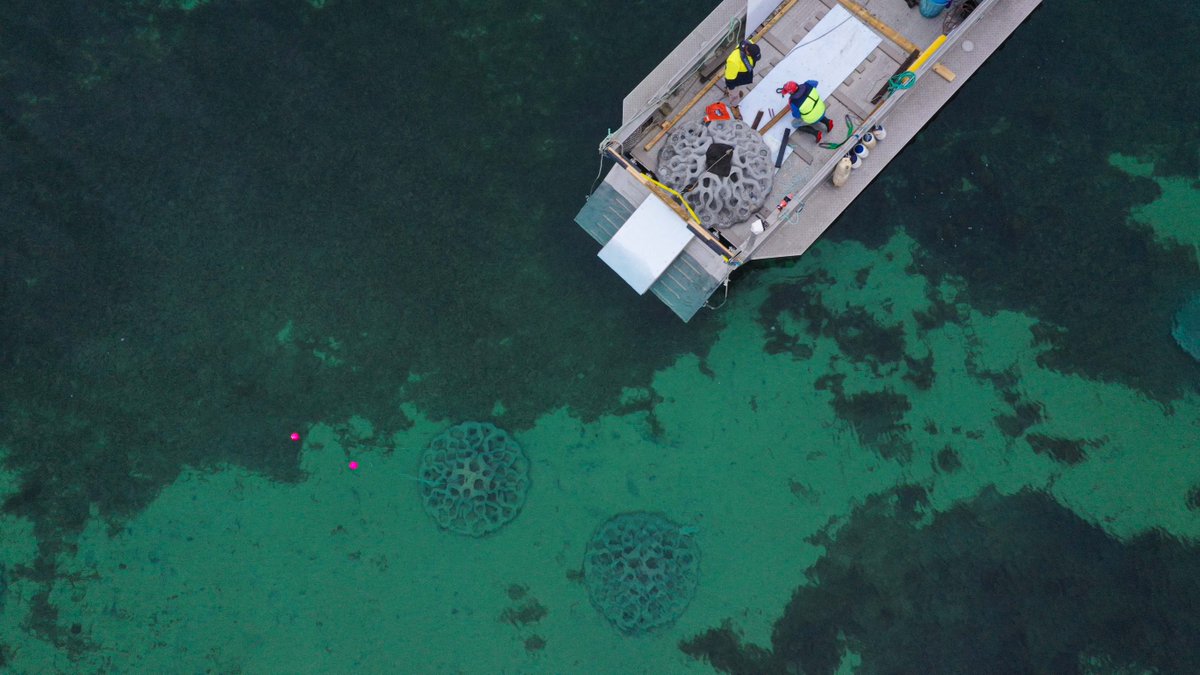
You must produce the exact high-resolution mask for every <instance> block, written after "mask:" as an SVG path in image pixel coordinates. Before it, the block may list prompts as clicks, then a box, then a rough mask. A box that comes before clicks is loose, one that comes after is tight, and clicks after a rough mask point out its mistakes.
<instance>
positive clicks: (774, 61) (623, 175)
mask: <svg viewBox="0 0 1200 675" xmlns="http://www.w3.org/2000/svg"><path fill="white" fill-rule="evenodd" d="M1040 2H1041V0H981V1H980V2H979V5H978V7H977V8H976V9H975V10H974V11H973V12H971V14H970V15H969V16H968V17H967V20H966V21H964V22H963V23H962V25H961V26H959V27H958V28H956V29H954V30H952V31H951V33H950V35H949V37H948V39H947V40H946V43H945V44H944V45H943V46H942V48H941V49H940V50H938V51H936V52H935V53H934V54H933V57H932V58H931V59H930V62H929V63H926V64H925V65H924V66H922V67H921V69H920V70H919V71H918V75H919V77H918V79H917V82H916V83H915V85H914V86H913V87H912V88H911V89H908V90H904V91H902V92H898V93H897V94H894V95H892V96H891V97H890V98H887V99H885V101H884V102H883V103H882V104H881V105H878V106H877V104H876V103H872V99H873V98H875V97H876V95H877V93H878V92H879V91H880V90H881V88H884V87H886V86H887V83H888V80H889V79H890V78H891V77H892V76H893V75H894V74H895V73H897V72H898V71H900V70H901V67H902V65H906V64H907V63H908V59H909V58H910V50H909V48H912V47H915V49H917V50H926V48H927V47H928V46H929V45H930V44H931V43H933V42H934V40H935V39H937V38H938V37H939V36H940V35H942V29H943V16H939V17H936V18H933V19H929V18H925V17H923V16H922V15H921V14H920V12H919V11H918V9H917V8H916V7H911V8H910V7H909V6H908V5H907V4H906V2H905V1H904V0H865V1H863V2H858V3H856V4H857V5H858V6H859V7H862V8H863V9H865V10H866V11H868V12H870V14H871V15H873V17H874V18H875V19H878V21H879V22H881V23H882V24H885V25H886V28H890V29H892V30H894V33H889V34H888V35H891V38H895V39H890V38H889V37H888V35H885V34H884V31H886V28H881V27H880V26H879V25H878V24H877V25H874V26H869V25H868V23H867V22H863V21H861V20H860V18H859V17H858V16H852V15H850V14H848V13H847V11H846V9H845V8H843V7H842V6H841V5H842V3H840V2H839V0H796V1H795V3H794V4H792V5H791V6H790V7H787V6H786V3H785V7H787V11H786V12H785V13H783V14H782V15H781V16H779V17H778V20H777V21H775V23H774V24H773V25H771V27H770V29H769V30H767V31H766V33H764V34H763V35H762V37H761V38H760V39H759V40H758V44H759V45H760V47H761V48H762V56H761V58H760V60H759V64H758V66H757V67H756V68H755V82H754V85H753V86H754V87H758V86H759V85H760V84H761V85H762V86H764V87H767V86H769V87H770V89H771V92H769V93H770V94H772V95H774V88H775V86H776V85H775V84H774V83H770V82H768V80H770V79H771V78H770V75H771V71H772V70H773V69H774V68H775V67H776V66H777V65H778V64H779V63H780V62H781V60H783V58H784V57H785V56H786V55H787V54H788V53H789V52H791V51H792V50H793V49H795V48H797V45H800V46H801V47H808V46H809V45H810V44H813V45H817V44H819V42H820V40H821V39H822V38H823V36H824V35H827V34H829V33H831V32H832V31H831V30H830V28H829V26H830V25H831V24H836V25H841V24H843V23H846V21H847V20H849V21H857V22H860V23H862V24H863V26H868V27H869V28H871V30H872V32H873V33H875V34H877V35H878V38H879V42H878V45H877V46H875V47H874V48H873V49H871V50H870V52H869V53H868V54H867V56H866V58H864V59H863V60H862V61H861V62H859V63H857V65H854V66H853V70H851V71H850V74H849V76H848V77H846V78H845V79H844V80H843V81H841V82H838V83H836V86H834V85H833V83H826V82H822V86H821V87H820V90H821V92H822V94H823V98H824V99H825V101H826V104H827V107H828V108H827V112H826V115H827V116H828V117H829V118H830V119H832V120H834V122H835V127H834V130H833V131H832V132H831V133H829V134H826V137H825V138H824V139H823V140H825V141H832V142H834V143H836V142H839V141H841V140H843V139H844V138H846V136H847V127H846V125H845V120H846V119H847V117H849V118H850V119H852V120H853V121H854V123H855V124H856V125H857V124H859V123H861V122H863V121H864V120H865V121H867V122H868V123H870V122H873V121H875V120H878V121H881V122H882V123H884V124H885V126H886V129H887V137H886V139H885V140H882V141H880V142H879V143H878V145H876V147H875V148H874V149H873V150H872V151H871V153H870V154H869V156H868V157H867V158H865V159H864V160H863V165H862V166H861V168H859V169H856V170H855V171H854V172H852V174H851V177H850V179H849V181H848V182H847V184H846V185H844V186H843V187H840V188H838V187H834V186H833V185H832V183H831V182H830V181H829V180H828V176H829V174H830V172H831V170H832V168H833V165H834V164H836V162H837V161H838V159H840V157H841V156H843V155H844V154H845V153H846V151H847V149H848V147H849V145H847V146H843V147H841V148H837V149H828V148H823V147H820V146H818V145H817V143H816V140H815V139H814V138H813V137H812V136H811V135H807V134H799V133H797V134H792V135H791V138H790V139H789V142H788V145H789V147H790V148H791V150H792V152H791V153H790V154H789V155H788V156H787V158H786V159H785V160H784V162H783V164H782V166H781V167H780V168H779V169H778V170H777V173H776V175H775V178H774V183H773V187H772V190H771V193H770V195H769V197H768V198H767V200H766V202H765V205H764V207H763V208H762V209H760V210H759V211H758V212H757V213H756V214H755V216H752V217H751V218H750V219H748V220H746V221H745V222H742V223H738V224H735V225H733V226H731V227H727V228H724V229H722V230H721V231H720V233H721V235H722V236H724V237H725V238H726V239H727V240H728V241H729V242H731V243H732V245H733V247H734V248H733V249H731V251H732V253H733V255H732V256H728V257H731V258H732V260H726V259H725V256H722V255H720V254H719V253H717V252H714V250H713V249H714V247H713V246H711V245H709V244H706V243H705V242H704V241H702V240H701V239H700V237H696V238H695V240H694V241H692V242H691V243H690V244H689V245H688V246H687V248H686V249H685V251H684V253H685V254H686V257H687V258H688V259H689V260H688V262H687V266H688V267H689V268H696V269H698V270H703V273H704V274H708V275H710V277H711V279H708V280H700V281H701V282H702V283H698V284H693V286H694V288H695V290H693V291H692V292H694V293H704V299H707V297H708V295H709V294H711V293H712V291H714V290H716V288H718V287H719V285H720V284H721V283H722V282H723V281H724V280H725V279H727V278H728V276H729V274H730V273H731V272H732V270H733V269H735V268H736V266H737V265H738V264H741V263H745V262H749V261H751V260H755V259H764V258H779V257H792V256H798V255H800V254H802V253H803V252H804V251H806V250H807V249H808V248H809V247H810V246H811V245H812V244H813V242H815V241H816V239H817V238H818V237H819V236H820V234H821V233H822V232H824V231H825V229H826V228H828V227H829V226H830V225H831V224H832V223H833V221H834V220H835V219H836V218H837V216H838V215H840V214H841V212H842V211H843V210H844V209H845V207H846V206H847V205H849V203H850V202H851V201H853V200H854V198H855V197H856V196H857V195H858V194H859V193H860V192H861V191H862V190H863V189H864V188H865V187H866V186H867V184H869V183H870V181H871V180H872V179H873V178H874V177H875V176H877V175H879V173H880V172H881V171H882V170H883V168H884V167H885V166H886V165H887V163H888V162H889V161H890V160H891V158H892V157H895V156H896V155H897V154H898V153H899V151H900V150H901V149H903V147H904V146H905V145H906V144H907V143H908V142H909V141H910V140H911V139H912V137H913V136H915V135H916V133H917V132H918V131H920V129H921V127H923V126H924V125H925V123H926V122H927V121H928V120H929V119H930V118H931V117H933V115H934V114H936V113H937V111H938V110H939V109H940V108H941V107H942V106H943V105H944V104H945V103H946V102H947V101H948V100H949V99H950V97H951V96H952V95H953V94H954V92H955V91H957V90H958V88H959V87H961V86H962V85H963V83H964V82H965V81H966V79H967V78H968V77H969V76H970V75H971V74H972V73H974V72H975V70H976V69H977V68H978V67H979V66H980V65H982V63H983V62H984V61H985V60H986V59H987V58H988V56H990V55H991V54H992V53H993V52H994V51H995V50H996V49H998V48H999V46H1000V45H1001V44H1002V43H1003V41H1004V40H1005V39H1006V38H1007V37H1008V36H1009V35H1010V34H1011V33H1012V32H1013V31H1014V30H1015V29H1016V28H1017V26H1019V25H1020V23H1021V22H1022V21H1023V20H1024V19H1025V18H1026V17H1027V16H1028V15H1029V14H1030V13H1032V11H1033V10H1034V9H1035V8H1036V7H1037V6H1038V5H1039V4H1040ZM845 4H847V5H849V4H851V3H845ZM831 12H835V14H834V16H833V17H832V19H831V21H826V22H825V23H824V24H821V25H822V29H821V31H814V28H815V27H817V26H818V24H819V23H820V22H821V21H822V19H824V18H826V16H827V15H829V14H830V13H831ZM843 15H845V16H847V17H849V18H848V19H846V18H842V17H843ZM738 16H741V17H742V18H743V19H744V17H745V3H744V2H738V1H737V0H726V1H725V2H722V3H721V4H720V5H719V6H718V7H717V8H716V9H715V10H714V11H713V13H712V14H711V15H710V16H709V17H708V18H707V19H706V20H705V22H704V23H702V24H701V25H700V26H699V27H698V28H697V29H696V31H694V32H693V34H692V35H691V36H689V37H688V38H687V39H685V41H684V43H683V44H681V45H680V46H679V47H678V48H677V49H676V50H675V51H674V52H672V54H671V55H670V56H668V58H667V59H666V60H664V62H663V64H662V65H660V66H659V68H657V69H656V70H655V71H654V72H653V73H651V75H650V76H648V77H647V78H646V80H645V81H644V82H643V83H642V84H641V85H639V87H638V88H637V89H635V90H634V91H633V92H632V93H631V94H630V96H629V97H627V98H626V101H625V105H624V111H625V119H624V120H623V121H624V123H625V126H623V127H622V130H621V131H618V136H617V137H616V138H615V139H614V140H615V141H616V142H618V143H619V144H620V147H621V149H622V150H623V151H624V153H625V156H626V157H628V158H629V159H630V160H632V161H633V162H635V163H636V164H640V165H641V166H642V167H644V168H645V169H647V170H649V171H651V172H653V171H655V170H656V167H657V166H658V155H659V150H660V149H661V147H662V143H661V142H658V143H652V141H653V139H654V138H655V137H656V136H659V134H660V131H661V129H662V127H663V123H664V122H667V121H669V120H671V119H673V118H675V116H676V114H677V113H678V111H679V110H682V109H683V108H684V107H685V106H686V105H687V103H688V102H690V101H692V100H693V99H695V98H696V96H697V95H698V94H700V92H701V91H702V90H703V89H704V88H705V86H706V85H707V84H708V83H709V82H710V81H711V80H712V79H714V78H716V79H717V80H718V84H717V85H716V86H712V87H711V88H710V89H708V91H707V92H706V93H704V95H703V96H701V97H700V98H699V100H698V101H697V102H696V103H695V104H694V105H693V106H692V107H691V108H690V109H689V110H688V111H687V112H686V114H684V115H683V117H682V118H680V119H679V120H678V121H677V122H676V123H675V125H674V126H679V125H682V124H684V123H686V122H688V121H691V120H697V119H701V118H703V116H704V109H705V107H706V106H708V105H709V104H711V103H715V102H717V101H721V100H726V99H725V97H726V94H725V92H724V91H723V86H722V83H720V82H719V80H720V78H722V77H723V66H724V56H725V55H727V54H728V52H729V49H730V48H728V47H726V45H725V44H720V45H719V46H717V47H716V48H715V49H714V50H713V51H712V53H711V54H709V55H708V58H707V60H705V61H702V62H701V63H699V66H698V67H696V68H694V70H693V73H692V74H691V75H690V76H687V77H684V78H683V79H682V80H680V79H678V78H676V79H675V81H674V82H672V78H673V77H675V76H676V74H677V73H678V72H679V71H680V70H681V66H680V64H681V63H682V62H684V61H686V60H687V59H688V58H689V57H690V58H691V59H692V62H693V63H694V62H695V61H696V58H697V57H696V55H697V54H703V49H704V47H705V45H706V44H708V45H711V44H714V43H716V42H717V41H718V40H719V38H720V36H721V34H722V33H724V32H726V31H727V30H728V26H729V21H730V19H731V18H733V17H738ZM835 27H836V26H835ZM757 28H758V27H750V29H749V30H748V31H746V32H747V33H753V32H755V30H756V29H757ZM897 34H898V35H897ZM898 43H900V44H898ZM905 43H906V44H905ZM934 64H940V67H939V70H944V69H948V72H950V73H951V74H950V76H949V77H950V78H952V79H947V77H944V76H939V74H935V72H934V71H933V70H931V68H932V66H933V65H934ZM789 72H790V71H789ZM944 72H946V71H944ZM782 76H783V75H782V72H781V74H780V76H779V77H782ZM779 77H777V78H775V79H779ZM788 79H800V80H802V79H803V78H802V77H800V78H798V77H795V76H790V77H789V78H788ZM668 84H673V85H674V86H670V87H668V86H667V85H668ZM831 89H832V91H831ZM656 91H657V92H665V94H664V93H658V94H657V95H656ZM830 91H831V93H830ZM754 96H756V97H757V100H759V101H763V100H770V99H768V98H765V97H764V96H763V93H762V92H756V93H755V94H754ZM774 98H776V99H777V100H778V105H777V106H775V108H773V109H771V110H769V111H768V112H778V111H779V110H780V109H782V108H783V107H784V106H785V104H786V102H785V100H784V99H783V98H782V97H781V96H778V95H774ZM749 100H750V97H749V96H748V97H747V99H746V101H747V102H748V101H749ZM745 105H746V103H743V106H745ZM768 105H769V104H768ZM743 113H744V114H745V111H743ZM639 115H640V117H639ZM768 119H769V118H768V116H767V115H764V117H763V119H762V120H761V123H760V124H759V127H758V128H759V129H760V131H761V130H762V129H763V128H764V127H766V126H767V122H768ZM744 121H745V122H746V123H747V124H750V123H751V122H752V119H751V118H749V117H748V116H747V117H746V118H744ZM789 121H790V115H784V116H783V118H782V120H781V121H779V123H778V124H777V125H775V126H774V127H772V128H771V129H770V130H768V131H767V132H766V134H765V135H764V139H768V146H771V142H770V139H772V138H774V139H775V140H774V143H775V145H774V146H772V149H774V148H775V147H778V143H779V140H781V138H780V137H781V136H782V133H783V132H782V130H783V129H784V128H785V127H787V126H788V124H789ZM856 131H857V130H856ZM772 135H774V136H772ZM648 145H649V148H648V149H647V146H648ZM606 182H607V183H609V184H610V186H611V187H613V188H614V189H615V190H616V191H617V192H618V193H620V194H621V195H622V196H623V198H624V199H625V200H626V201H627V202H628V203H629V204H630V205H632V207H636V206H637V205H638V204H640V203H641V202H642V201H643V200H644V199H645V197H646V196H647V195H649V194H651V191H650V189H649V188H648V187H647V186H646V185H645V184H644V183H643V182H641V181H639V180H638V179H637V178H635V177H634V176H633V175H632V174H631V173H630V172H629V171H627V170H626V169H625V168H624V167H622V166H620V165H617V166H614V167H613V169H612V171H610V173H609V174H608V176H607V177H606ZM787 195H794V197H793V201H792V203H791V204H790V205H789V207H788V208H785V209H783V211H782V213H775V211H776V205H777V204H779V203H780V201H781V200H782V199H783V198H784V197H785V196H787ZM587 210H588V209H587V207H585V209H584V211H581V213H580V216H579V217H578V218H577V220H578V221H579V222H580V224H581V225H584V227H585V229H589V227H588V226H587V225H586V224H585V222H584V220H586V218H585V214H586V212H587ZM756 217H762V218H763V220H764V221H765V222H766V224H767V230H766V232H765V233H763V234H759V235H757V236H756V235H754V234H752V233H751V231H750V223H751V222H753V221H754V220H755V219H756ZM589 231H591V229H589ZM592 234H593V236H594V237H596V239H597V241H599V242H600V243H601V244H604V243H606V238H605V237H604V236H602V235H599V234H598V233H597V232H592ZM608 236H609V237H611V235H608ZM681 257H683V256H681ZM697 273H698V272H697ZM651 290H653V291H655V292H656V294H658V295H659V297H660V298H662V297H663V294H662V293H659V292H658V291H659V289H656V288H653V287H652V288H651ZM663 299H664V301H666V302H667V304H668V305H671V306H672V309H674V310H675V311H676V313H677V314H679V315H680V316H681V317H682V318H684V320H687V319H688V318H690V316H691V314H688V313H686V311H680V310H681V307H682V308H683V309H684V310H687V311H691V312H693V313H694V311H695V309H698V308H699V307H700V306H701V305H702V304H703V301H702V300H701V301H700V302H699V303H697V302H696V300H695V299H694V298H691V299H689V300H688V301H685V302H682V303H680V306H676V305H675V304H673V303H672V302H671V301H669V300H668V299H667V298H663ZM692 307H694V309H693V308H692Z"/></svg>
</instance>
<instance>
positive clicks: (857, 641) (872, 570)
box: [681, 486, 1200, 675]
mask: <svg viewBox="0 0 1200 675" xmlns="http://www.w3.org/2000/svg"><path fill="white" fill-rule="evenodd" d="M812 543H814V544H817V545H820V546H823V547H825V549H826V553H825V554H824V555H823V556H822V557H821V559H820V560H818V561H817V563H816V564H815V565H814V566H813V567H812V568H811V569H809V570H808V572H807V577H808V583H807V584H806V585H804V586H801V587H800V588H798V589H796V592H795V594H794V595H793V596H792V598H791V601H790V602H789V603H788V605H787V609H786V610H785V612H784V615H783V617H782V618H781V619H780V620H779V621H778V622H777V623H776V624H775V629H774V632H773V633H772V637H771V645H770V648H764V647H760V646H757V645H753V644H743V643H742V641H741V639H740V637H739V635H738V632H737V629H736V626H735V624H734V623H733V621H729V622H726V624H725V625H723V626H721V627H715V628H713V629H711V630H709V631H706V632H704V633H702V634H700V635H697V636H695V637H693V638H691V639H689V640H686V641H684V642H683V643H682V645H681V648H682V649H683V651H684V652H685V653H688V654H691V655H692V656H695V657H697V658H702V659H706V660H708V661H709V662H710V663H711V664H712V665H713V666H715V667H716V668H717V669H718V670H721V671H722V672H727V673H740V674H746V675H749V674H755V673H763V674H767V673H771V674H774V673H779V674H784V673H795V672H803V673H806V674H807V675H825V674H829V673H834V672H836V671H837V669H838V666H839V664H840V663H841V662H842V660H843V658H844V657H846V656H847V654H849V653H853V654H855V655H857V656H858V657H859V658H861V666H860V667H859V669H858V672H864V673H982V672H987V673H997V674H1007V673H1013V674H1016V673H1031V672H1053V673H1080V674H1081V675H1082V674H1083V673H1090V672H1146V671H1152V672H1163V673H1194V672H1200V615H1198V614H1197V613H1196V612H1195V607H1197V606H1200V547H1197V546H1196V545H1195V544H1192V543H1184V542H1181V541H1179V540H1177V539H1174V538H1172V537H1170V536H1168V535H1166V534H1164V533H1163V532H1161V531H1151V532H1147V533H1144V534H1141V535H1139V536H1136V537H1134V538H1132V539H1130V540H1128V541H1120V540H1117V539H1115V538H1113V537H1111V536H1109V535H1108V534H1107V533H1105V532H1104V531H1103V530H1101V529H1100V528H1099V527H1097V526H1096V525H1094V524H1092V523H1089V522H1086V521H1084V520H1083V519H1081V518H1080V517H1079V516H1077V515H1075V514H1074V513H1072V512H1071V511H1069V510H1067V509H1066V508H1064V507H1062V506H1061V505H1059V504H1058V503H1057V502H1055V501H1054V500H1053V499H1051V498H1050V497H1048V496H1047V495H1045V494H1043V493H1040V492H1034V491H1028V490H1027V491H1023V492H1020V493H1017V494H1014V495H1008V496H1005V495H1001V494H999V493H997V492H995V491H994V490H992V489H990V488H989V489H988V490H986V491H984V492H982V493H981V494H979V495H978V496H976V497H975V498H973V499H971V500H969V501H966V502H963V503H960V504H958V505H956V506H954V507H953V508H951V509H950V510H948V511H945V512H941V513H937V514H933V515H931V514H929V513H928V512H927V508H926V502H925V499H924V490H923V488H920V487H916V486H907V487H901V488H898V489H896V490H893V491H890V492H888V493H883V494H879V495H875V496H873V497H871V498H870V499H868V500H867V502H866V503H864V504H863V505H862V506H860V507H858V508H856V509H855V510H854V512H853V514H852V515H851V517H850V519H849V520H848V521H847V522H846V523H845V524H844V525H843V526H841V527H840V528H837V527H836V526H831V527H830V528H827V529H826V531H824V532H822V533H819V534H818V535H816V536H815V537H813V538H812ZM1098 667H1099V668H1101V669H1100V670H1095V668H1098ZM1122 669H1124V670H1122Z"/></svg>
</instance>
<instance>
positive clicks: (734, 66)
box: [725, 47, 754, 80]
mask: <svg viewBox="0 0 1200 675" xmlns="http://www.w3.org/2000/svg"><path fill="white" fill-rule="evenodd" d="M747 63H749V64H750V68H753V67H754V57H753V56H750V55H749V54H746V59H745V60H744V61H743V60H742V48H741V47H738V48H736V49H734V50H733V53H732V54H730V55H729V58H727V59H725V79H726V80H736V79H737V78H738V75H741V74H742V73H748V72H750V68H747V67H746V64H747Z"/></svg>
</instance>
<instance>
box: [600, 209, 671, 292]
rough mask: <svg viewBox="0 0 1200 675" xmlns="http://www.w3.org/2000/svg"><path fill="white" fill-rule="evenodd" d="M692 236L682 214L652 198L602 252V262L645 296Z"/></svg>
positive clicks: (636, 212)
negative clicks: (680, 215) (681, 216)
mask: <svg viewBox="0 0 1200 675" xmlns="http://www.w3.org/2000/svg"><path fill="white" fill-rule="evenodd" d="M692 236H693V235H692V231H691V230H689V229H688V226H687V223H685V222H683V218H680V217H679V214H677V213H675V212H674V211H672V210H671V207H669V206H667V205H666V204H664V203H663V201H662V200H661V199H659V198H658V197H656V196H654V195H649V196H647V197H646V199H644V200H643V201H642V203H641V205H640V206H638V207H637V210H635V211H634V212H633V215H631V216H629V220H627V221H625V224H624V225H622V226H621V229H619V230H617V233H616V234H614V235H613V238H612V239H610V240H609V242H608V243H607V244H605V246H604V248H602V249H600V259H601V260H603V261H604V262H605V263H607V264H608V266H609V267H611V268H613V270H614V271H616V273H617V274H620V275H621V278H622V279H624V280H625V281H626V283H628V284H629V285H630V286H633V290H635V291H637V292H638V295H642V294H644V293H645V292H646V291H647V290H649V288H650V287H651V286H653V285H654V282H655V281H657V280H658V278H659V277H660V276H662V273H663V272H665V271H667V268H668V267H670V266H671V263H672V262H674V261H675V258H677V257H679V254H680V253H681V252H682V251H683V248H684V247H685V246H687V245H688V242H689V241H691V240H692Z"/></svg>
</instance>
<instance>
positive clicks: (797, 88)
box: [775, 80, 833, 143]
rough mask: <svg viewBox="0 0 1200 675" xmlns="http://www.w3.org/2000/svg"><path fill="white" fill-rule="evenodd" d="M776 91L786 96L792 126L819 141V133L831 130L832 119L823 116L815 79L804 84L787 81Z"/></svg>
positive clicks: (823, 108) (822, 105)
mask: <svg viewBox="0 0 1200 675" xmlns="http://www.w3.org/2000/svg"><path fill="white" fill-rule="evenodd" d="M775 91H776V93H779V94H783V95H784V96H786V97H787V98H788V103H789V104H790V105H791V107H792V128H793V129H795V130H796V131H803V132H804V133H806V134H812V135H813V136H816V137H817V142H818V143H820V142H821V133H822V132H826V133H827V132H830V131H833V120H831V119H829V118H828V117H826V116H825V101H822V100H821V95H820V94H818V93H817V81H816V80H808V81H807V82H805V83H804V84H796V83H795V82H788V83H787V84H785V85H783V86H782V87H780V88H779V89H776V90H775Z"/></svg>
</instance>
